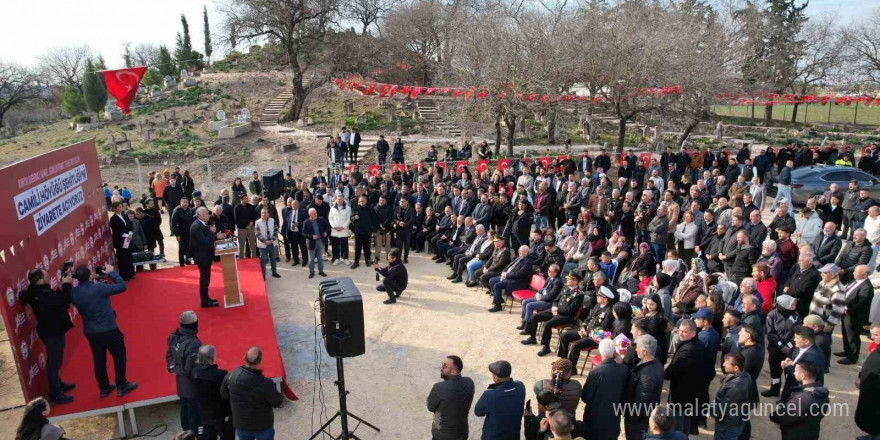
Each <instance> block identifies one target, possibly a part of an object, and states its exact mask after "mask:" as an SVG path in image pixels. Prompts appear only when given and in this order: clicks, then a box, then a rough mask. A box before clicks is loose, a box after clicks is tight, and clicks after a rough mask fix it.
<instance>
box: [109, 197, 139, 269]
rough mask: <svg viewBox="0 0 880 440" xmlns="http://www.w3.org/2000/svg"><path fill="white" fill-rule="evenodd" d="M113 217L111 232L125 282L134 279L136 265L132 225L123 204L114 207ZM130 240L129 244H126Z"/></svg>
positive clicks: (117, 260) (118, 203) (115, 204)
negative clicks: (132, 252) (133, 254)
mask: <svg viewBox="0 0 880 440" xmlns="http://www.w3.org/2000/svg"><path fill="white" fill-rule="evenodd" d="M112 209H113V216H112V217H110V230H111V232H112V233H113V249H115V250H116V262H117V263H118V264H119V275H120V276H122V279H123V280H125V281H128V280H130V279H131V278H132V277H134V263H132V259H131V236H132V223H131V221H130V220H129V219H128V217H127V216H126V215H125V214H124V213H123V211H124V206H123V202H115V203H113V205H112ZM126 239H128V240H127V241H128V243H126Z"/></svg>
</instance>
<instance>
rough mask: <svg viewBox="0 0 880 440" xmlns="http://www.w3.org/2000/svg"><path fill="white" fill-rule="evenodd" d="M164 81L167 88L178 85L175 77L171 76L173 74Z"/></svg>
mask: <svg viewBox="0 0 880 440" xmlns="http://www.w3.org/2000/svg"><path fill="white" fill-rule="evenodd" d="M162 82H163V84H164V85H165V90H169V89H173V88H175V87H177V81H175V80H174V78H172V77H171V75H168V76H166V77H165V79H164V80H163V81H162Z"/></svg>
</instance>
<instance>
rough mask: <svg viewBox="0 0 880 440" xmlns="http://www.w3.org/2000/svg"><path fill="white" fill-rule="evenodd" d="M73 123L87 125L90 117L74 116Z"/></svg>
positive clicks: (90, 119) (90, 120)
mask: <svg viewBox="0 0 880 440" xmlns="http://www.w3.org/2000/svg"><path fill="white" fill-rule="evenodd" d="M73 122H75V123H77V124H89V123H91V122H92V117H91V116H89V115H78V116H74V118H73Z"/></svg>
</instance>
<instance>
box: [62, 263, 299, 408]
mask: <svg viewBox="0 0 880 440" xmlns="http://www.w3.org/2000/svg"><path fill="white" fill-rule="evenodd" d="M238 275H239V284H240V286H241V290H242V292H243V294H244V306H241V307H233V308H229V309H226V308H224V307H223V300H222V296H223V276H222V275H221V273H220V264H219V263H215V264H214V267H213V268H212V273H211V288H210V292H209V295H210V296H211V297H212V298H215V299H217V300H218V301H220V307H215V308H212V309H202V308H200V307H199V270H198V268H197V267H196V266H186V267H178V268H173V269H162V270H156V271H149V270H148V271H145V272H138V274H137V276H136V277H135V279H133V280H131V281H130V282H129V283H128V290H126V291H125V292H123V293H122V294H119V295H116V296H114V297H113V308H114V309H116V314H117V323H118V324H119V329H120V330H122V333H123V334H124V335H125V347H126V351H127V354H128V356H127V357H128V368H127V376H128V380H129V381H136V382H138V383H139V384H140V386H139V387H138V389H136V390H134V391H132V392H131V393H129V394H128V395H126V396H125V397H122V398H118V397H116V393H115V392H113V393H112V394H111V395H110V396H109V397H107V398H104V399H101V398H100V397H99V396H98V385H97V382H96V381H95V375H94V368H93V366H92V354H91V350H90V349H89V344H88V341H86V338H85V336H84V335H83V333H82V320H81V319H80V318H79V317H77V319H76V321H75V322H74V329H73V330H71V331H70V332H69V333H67V348H66V352H65V359H64V366H63V367H62V369H61V377H62V379H63V380H64V381H65V382H73V383H76V389H75V390H73V391H72V392H71V393H70V394H71V395H72V396H74V397H75V398H76V400H74V401H73V403H70V404H66V405H53V406H52V415H53V416H61V415H65V414H72V413H79V412H83V411H91V410H96V409H101V408H107V407H111V406H120V405H123V404H126V403H133V402H139V401H143V400H150V399H156V398H160V397H167V396H173V395H176V393H177V391H176V388H175V384H174V375H172V374H171V373H168V371H167V370H166V368H165V349H166V341H167V338H168V335H169V334H170V333H171V332H172V331H174V329H176V328H177V327H178V325H177V323H178V321H177V320H178V317H179V315H180V313H181V312H183V311H185V310H194V311H195V312H196V314H197V315H198V317H199V339H200V340H201V341H202V343H203V344H212V345H214V346H215V347H217V364H218V365H219V366H220V368H223V369H226V370H229V371H232V370H234V369H235V368H238V367H239V366H240V365H242V363H243V358H244V354H245V352H246V351H247V349H248V348H250V347H251V346H253V345H258V346H260V348H262V349H263V364H262V368H263V374H264V375H265V376H266V377H269V378H280V377H282V376H283V374H284V367H283V365H282V362H281V351H280V350H279V348H278V342H277V340H276V339H275V326H274V324H273V321H272V312H271V310H270V308H269V300H268V297H267V296H266V285H265V283H264V282H263V277H262V275H260V264H259V260H258V259H256V258H252V259H247V260H241V261H239V263H238ZM107 371H108V372H109V375H110V383H114V379H113V377H114V375H113V361H112V358H111V357H110V356H109V355H108V356H107Z"/></svg>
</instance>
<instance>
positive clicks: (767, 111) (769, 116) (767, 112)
mask: <svg viewBox="0 0 880 440" xmlns="http://www.w3.org/2000/svg"><path fill="white" fill-rule="evenodd" d="M772 120H773V104H770V105H766V106H764V123H765V124H766V125H770V121H772Z"/></svg>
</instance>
